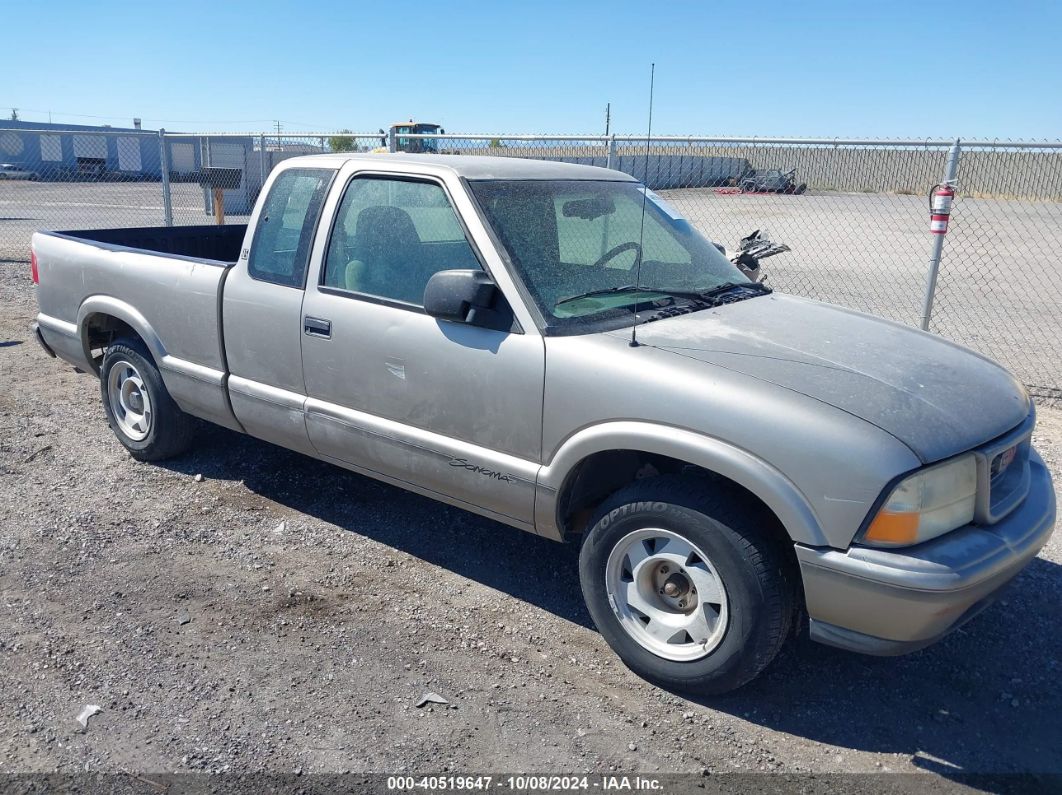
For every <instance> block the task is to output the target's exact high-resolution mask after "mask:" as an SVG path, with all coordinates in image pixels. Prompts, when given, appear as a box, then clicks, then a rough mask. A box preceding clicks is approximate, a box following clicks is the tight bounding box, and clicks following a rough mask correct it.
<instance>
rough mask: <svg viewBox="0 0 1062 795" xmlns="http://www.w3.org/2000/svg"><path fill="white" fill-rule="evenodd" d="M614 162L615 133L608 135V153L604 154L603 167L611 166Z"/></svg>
mask: <svg viewBox="0 0 1062 795" xmlns="http://www.w3.org/2000/svg"><path fill="white" fill-rule="evenodd" d="M615 162H616V133H612V135H610V136H609V137H608V155H606V156H605V168H612V167H613V166H612V164H613V163H615Z"/></svg>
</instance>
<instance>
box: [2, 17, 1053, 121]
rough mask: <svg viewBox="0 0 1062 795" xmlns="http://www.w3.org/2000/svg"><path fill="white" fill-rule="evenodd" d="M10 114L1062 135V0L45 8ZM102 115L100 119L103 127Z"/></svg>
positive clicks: (22, 56)
mask: <svg viewBox="0 0 1062 795" xmlns="http://www.w3.org/2000/svg"><path fill="white" fill-rule="evenodd" d="M0 28H2V29H4V30H6V31H8V32H7V33H5V34H4V36H3V45H2V48H0V113H2V114H3V116H2V117H6V116H7V114H9V113H10V110H9V109H10V107H12V106H14V107H18V108H20V111H19V112H20V115H21V117H22V118H23V119H25V120H36V121H47V119H48V111H49V110H50V111H51V113H52V119H53V120H54V121H65V122H77V123H83V124H93V123H97V122H99V123H111V124H116V125H117V124H129V123H130V121H131V119H132V117H133V116H140V117H142V118H143V119H144V124H145V126H147V127H159V126H165V127H167V128H168V129H183V130H208V129H215V130H216V129H224V130H258V129H262V128H270V127H272V125H273V122H274V120H277V119H279V120H281V121H282V125H283V129H284V130H285V131H286V132H297V131H299V130H334V129H339V128H349V129H353V130H356V131H362V130H365V131H373V130H376V129H377V128H379V127H382V126H387V125H388V124H389V123H391V122H393V121H397V120H400V119H404V118H408V117H410V116H414V117H416V118H418V119H423V120H428V121H438V122H441V123H442V124H443V125H444V126H445V127H446V128H447V129H448V130H449V131H451V132H484V133H487V132H553V133H598V132H601V131H603V129H604V115H605V114H604V110H605V104H606V103H608V102H611V103H612V113H613V131H614V132H618V133H637V132H643V131H644V129H645V116H646V102H647V94H648V83H649V63H650V61H655V62H656V107H655V112H654V130H655V131H656V132H658V133H661V134H665V133H668V134H721V135H794V136H829V137H833V136H860V137H866V136H886V137H892V136H914V137H920V136H954V135H962V136H964V137H1001V138H1018V137H1036V138H1052V139H1053V138H1059V137H1062V99H1060V90H1059V86H1062V38H1060V33H1062V2H1059V1H1058V0H1040V1H1034V0H1019V1H1017V2H1006V3H1003V2H998V0H995V1H993V2H988V1H987V0H967V2H964V3H931V2H925V1H924V0H923V1H922V2H906V1H902V2H901V1H899V0H896V1H894V0H879V1H878V2H866V1H865V0H864V1H863V2H855V1H853V2H817V0H806V2H799V1H798V0H792V1H791V2H782V1H767V2H754V0H746V2H729V1H726V2H723V1H718V2H707V1H702V2H679V1H678V0H672V2H659V0H657V2H648V1H647V0H643V2H638V3H629V2H623V1H622V0H616V1H615V2H567V3H565V2H552V0H540V1H539V2H505V0H494V1H493V2H486V3H485V2H476V3H473V2H444V0H427V1H425V2H419V3H418V2H403V3H398V2H386V1H385V0H377V1H376V2H350V1H349V0H348V1H347V2H337V1H336V0H317V2H313V3H305V2H299V3H295V2H277V1H275V0H257V2H253V3H239V2H224V1H223V0H214V2H200V0H170V2H166V3H153V2H149V1H148V0H143V1H142V2H137V3H130V2H108V1H107V0H96V1H95V2H91V3H86V2H68V1H67V0H49V1H48V2H38V3H34V2H28V1H27V0H21V1H20V0H9V2H7V3H4V5H3V8H2V9H0ZM90 117H100V118H97V119H93V118H90Z"/></svg>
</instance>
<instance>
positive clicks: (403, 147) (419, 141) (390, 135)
mask: <svg viewBox="0 0 1062 795" xmlns="http://www.w3.org/2000/svg"><path fill="white" fill-rule="evenodd" d="M445 134H446V130H444V129H443V128H442V127H440V126H439V125H438V124H432V123H431V122H422V121H413V119H410V120H409V121H400V122H396V123H395V124H392V125H391V127H390V130H389V131H388V132H386V133H385V132H384V131H383V130H380V135H381V138H380V144H381V148H380V149H377V150H376V151H377V152H417V153H421V152H423V153H428V154H438V152H439V142H438V141H436V140H435V139H434V138H410V137H408V136H410V135H445Z"/></svg>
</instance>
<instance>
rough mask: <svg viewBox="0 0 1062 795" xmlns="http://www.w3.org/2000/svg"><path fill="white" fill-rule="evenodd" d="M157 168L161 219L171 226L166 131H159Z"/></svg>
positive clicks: (171, 200) (171, 215)
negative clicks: (160, 195)
mask: <svg viewBox="0 0 1062 795" xmlns="http://www.w3.org/2000/svg"><path fill="white" fill-rule="evenodd" d="M159 168H160V169H161V170H162V217H163V219H164V220H165V222H166V226H173V197H172V196H171V195H170V153H169V152H168V151H166V130H165V129H160V130H159Z"/></svg>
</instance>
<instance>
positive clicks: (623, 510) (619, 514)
mask: <svg viewBox="0 0 1062 795" xmlns="http://www.w3.org/2000/svg"><path fill="white" fill-rule="evenodd" d="M667 508H668V505H667V503H666V502H634V503H630V504H628V505H621V506H620V507H619V508H615V509H613V510H611V511H609V512H608V513H607V514H606V515H605V516H602V517H601V527H602V528H605V527H608V526H609V525H610V524H612V523H613V522H614V521H616V520H617V519H622V518H623V517H624V516H627V514H629V513H631V512H632V511H654V512H656V513H667Z"/></svg>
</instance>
